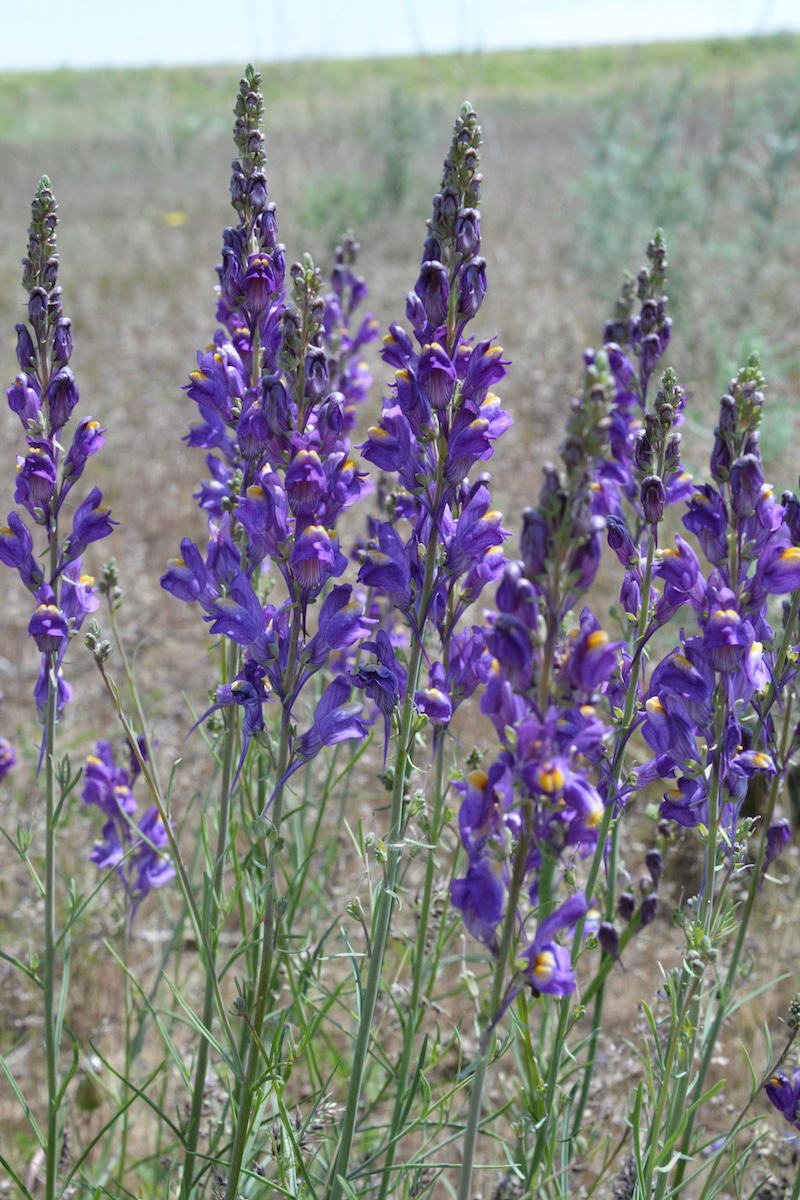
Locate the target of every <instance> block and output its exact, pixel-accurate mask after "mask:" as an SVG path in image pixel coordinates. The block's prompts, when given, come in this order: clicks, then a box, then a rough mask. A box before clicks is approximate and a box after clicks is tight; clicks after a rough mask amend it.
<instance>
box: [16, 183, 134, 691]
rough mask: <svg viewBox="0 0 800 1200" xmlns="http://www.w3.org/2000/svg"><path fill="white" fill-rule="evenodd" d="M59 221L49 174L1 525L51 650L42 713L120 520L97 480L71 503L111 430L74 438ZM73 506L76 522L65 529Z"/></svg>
mask: <svg viewBox="0 0 800 1200" xmlns="http://www.w3.org/2000/svg"><path fill="white" fill-rule="evenodd" d="M56 223H57V217H56V203H55V200H54V198H53V193H52V191H51V190H50V185H49V181H48V180H47V179H46V178H43V179H42V181H41V183H40V184H39V188H38V190H37V193H36V196H35V198H34V201H33V205H32V219H31V225H30V229H29V241H28V254H27V257H26V258H25V259H23V266H24V274H23V279H22V282H23V287H24V288H25V290H26V292H27V293H28V321H29V324H23V323H20V324H18V325H17V327H16V330H17V361H18V363H19V366H20V373H19V374H18V375H17V377H16V379H15V381H14V383H13V385H12V386H11V387H10V388H8V389H7V392H6V394H7V396H8V403H9V406H10V408H11V409H12V411H13V412H15V413H16V414H17V415H18V417H19V419H20V421H21V422H22V427H23V429H24V431H25V441H26V443H27V450H26V453H25V454H24V455H18V456H17V484H16V492H15V496H14V499H15V502H16V504H17V505H18V509H19V510H21V512H20V511H14V512H12V513H11V514H10V515H9V517H8V522H7V524H6V525H5V526H3V527H0V562H2V563H4V564H5V565H6V566H7V567H13V568H15V569H16V570H17V571H18V573H19V576H20V578H21V580H22V582H23V584H24V585H25V587H26V588H28V590H29V591H30V592H31V593H32V594H33V596H34V599H35V600H36V604H37V608H36V611H35V612H34V614H33V616H32V618H31V621H30V624H29V626H28V633H29V635H30V636H31V637H32V638H33V639H34V640H35V642H36V645H37V647H38V649H39V651H40V652H41V655H42V665H41V671H40V673H39V679H38V681H37V683H36V687H35V689H34V697H35V700H36V706H37V709H38V710H39V713H40V715H41V714H43V713H44V709H45V705H46V702H47V695H48V686H49V682H50V680H51V679H52V680H53V681H55V686H56V688H57V700H56V707H57V712H58V713H60V712H61V711H62V709H63V707H64V705H65V704H66V703H67V702H68V701H69V699H70V698H71V696H72V689H71V687H70V685H69V684H68V683H67V681H66V680H65V679H64V677H63V672H62V663H63V660H64V655H65V653H66V650H67V646H68V644H69V641H70V638H71V637H73V636H74V635H75V634H76V633H77V631H78V630H79V629H80V627H81V624H82V622H83V620H84V618H85V616H86V614H87V613H90V612H94V611H95V609H96V608H97V606H98V603H99V600H98V598H97V596H96V594H95V589H94V580H93V579H92V578H91V577H89V576H85V575H82V574H81V562H82V556H83V553H84V551H85V550H86V547H87V546H88V545H89V544H90V543H91V542H95V541H98V540H99V539H101V538H104V537H106V536H107V535H108V534H109V533H110V532H111V529H112V527H113V526H114V525H115V524H116V522H115V521H112V520H111V518H110V512H109V509H108V508H107V506H106V505H104V504H103V497H102V495H101V493H100V491H99V489H98V488H92V490H91V491H90V492H89V494H88V495H87V496H86V497H85V499H83V500H82V501H81V502H80V503H79V504H77V505H75V506H74V507H73V506H72V499H73V497H72V489H73V488H74V486H75V484H76V483H77V482H78V481H79V479H80V478H81V476H82V475H83V472H84V468H85V466H86V463H87V461H88V459H89V458H90V457H91V456H92V455H93V454H95V453H96V451H97V450H99V449H100V447H101V446H102V445H103V444H104V442H105V438H104V436H103V435H104V433H105V430H104V429H101V428H100V425H99V424H98V422H97V421H96V420H95V419H94V418H93V417H83V418H82V419H81V420H80V421H78V422H77V424H76V425H75V426H74V429H73V432H72V437H71V439H70V440H69V444H67V439H66V437H65V433H66V429H67V426H68V424H69V422H70V419H71V417H72V414H73V412H74V409H75V407H76V405H77V404H78V388H77V385H76V382H75V377H74V375H73V373H72V370H71V368H70V366H69V361H70V358H71V355H72V335H71V332H70V321H69V320H68V318H66V317H65V316H64V315H63V311H62V304H61V288H60V287H59V286H58V285H57V278H58V255H57V252H56ZM22 513H24V514H25V515H24V516H23V515H22ZM68 513H69V514H70V528H69V531H68V532H65V530H64V524H65V522H64V518H65V516H66V515H67V514H68ZM29 523H33V525H38V526H40V527H41V529H42V530H43V532H44V536H45V538H46V541H47V547H48V553H47V555H46V556H45V557H44V558H42V557H39V556H37V555H35V554H34V538H33V534H32V532H31V529H30V527H29Z"/></svg>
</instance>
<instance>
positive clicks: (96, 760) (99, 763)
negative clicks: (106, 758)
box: [86, 754, 103, 767]
mask: <svg viewBox="0 0 800 1200" xmlns="http://www.w3.org/2000/svg"><path fill="white" fill-rule="evenodd" d="M89 763H91V764H92V766H100V767H102V765H103V760H102V758H98V757H97V755H96V754H90V755H89V756H88V757H87V759H86V765H87V766H88V765H89Z"/></svg>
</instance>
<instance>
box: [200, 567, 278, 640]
mask: <svg viewBox="0 0 800 1200" xmlns="http://www.w3.org/2000/svg"><path fill="white" fill-rule="evenodd" d="M203 620H204V621H210V622H211V623H212V624H211V633H214V634H223V635H224V636H225V637H229V638H231V640H232V641H234V642H238V644H239V645H240V646H249V645H250V643H251V642H254V641H255V640H256V638H257V637H258V636H259V635H260V634H261V633H262V632H263V629H264V610H263V608H262V607H261V603H260V601H259V599H258V596H257V595H256V594H255V592H254V591H253V585H252V583H251V582H250V580H249V578H248V576H247V575H246V574H245V573H244V572H243V571H240V572H239V574H238V575H235V576H234V577H233V579H232V580H231V584H230V595H229V596H218V597H217V599H216V601H215V603H214V607H213V609H212V610H211V612H210V614H209V615H208V616H207V617H204V618H203Z"/></svg>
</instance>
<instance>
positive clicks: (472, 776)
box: [467, 769, 489, 792]
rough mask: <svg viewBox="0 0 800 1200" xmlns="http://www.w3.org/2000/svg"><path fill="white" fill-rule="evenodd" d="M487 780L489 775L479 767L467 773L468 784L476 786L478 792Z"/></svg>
mask: <svg viewBox="0 0 800 1200" xmlns="http://www.w3.org/2000/svg"><path fill="white" fill-rule="evenodd" d="M488 782H489V776H488V775H487V774H486V772H485V771H481V770H480V769H478V770H476V771H470V773H469V775H468V776H467V783H468V784H469V786H470V787H474V788H476V789H477V790H478V791H479V792H482V791H483V789H484V788H485V787H486V785H487V783H488Z"/></svg>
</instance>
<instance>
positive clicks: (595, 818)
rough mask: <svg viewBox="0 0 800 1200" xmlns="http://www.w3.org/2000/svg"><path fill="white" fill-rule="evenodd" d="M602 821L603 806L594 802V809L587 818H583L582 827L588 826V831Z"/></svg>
mask: <svg viewBox="0 0 800 1200" xmlns="http://www.w3.org/2000/svg"><path fill="white" fill-rule="evenodd" d="M602 819H603V805H602V804H601V803H600V802H599V801H595V804H594V807H593V808H592V811H591V812H590V813H589V815H588V816H586V817H584V818H583V823H584V825H588V826H589V828H590V829H595V828H596V827H597V826H598V825H599V824H600V822H601V821H602Z"/></svg>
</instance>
